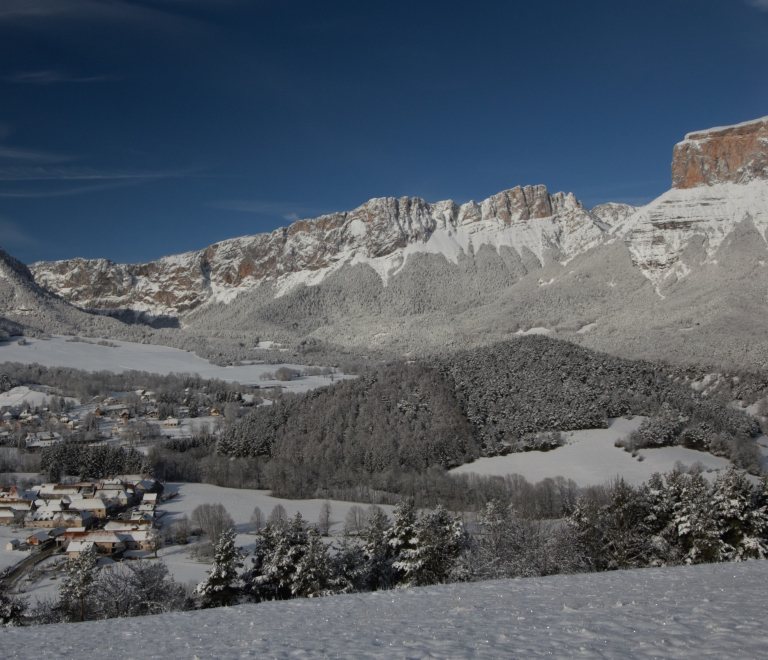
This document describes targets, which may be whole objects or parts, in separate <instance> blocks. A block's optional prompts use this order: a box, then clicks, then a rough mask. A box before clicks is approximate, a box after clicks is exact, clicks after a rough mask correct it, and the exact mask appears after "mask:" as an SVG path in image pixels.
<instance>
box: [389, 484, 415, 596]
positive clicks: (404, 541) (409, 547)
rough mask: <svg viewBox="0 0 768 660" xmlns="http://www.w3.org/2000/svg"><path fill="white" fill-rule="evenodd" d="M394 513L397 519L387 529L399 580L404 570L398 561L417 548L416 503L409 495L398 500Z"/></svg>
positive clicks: (397, 579)
mask: <svg viewBox="0 0 768 660" xmlns="http://www.w3.org/2000/svg"><path fill="white" fill-rule="evenodd" d="M393 513H394V516H395V521H394V524H393V525H392V526H391V527H390V528H389V529H388V530H387V534H386V540H387V545H388V546H389V548H390V552H391V554H392V558H393V560H394V562H393V564H392V565H393V567H394V569H395V580H396V581H398V582H399V581H400V580H401V579H403V577H404V572H403V570H402V569H401V568H400V567H399V566H398V565H397V562H399V561H401V560H404V559H406V557H407V555H409V554H410V553H411V552H412V551H413V550H415V549H416V543H417V541H418V533H417V529H416V523H417V519H418V514H417V512H416V503H415V502H414V500H413V498H412V497H407V498H405V499H404V500H401V501H400V502H398V504H397V506H395V510H394V511H393Z"/></svg>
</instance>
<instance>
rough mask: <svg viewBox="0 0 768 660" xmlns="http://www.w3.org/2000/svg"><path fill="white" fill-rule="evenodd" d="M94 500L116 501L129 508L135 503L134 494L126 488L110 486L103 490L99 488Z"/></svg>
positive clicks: (105, 486)
mask: <svg viewBox="0 0 768 660" xmlns="http://www.w3.org/2000/svg"><path fill="white" fill-rule="evenodd" d="M94 498H99V499H101V500H107V501H115V502H117V503H118V504H119V505H120V506H128V505H129V504H132V503H133V501H134V494H133V493H132V492H130V493H129V492H128V491H127V490H126V489H125V486H108V485H106V484H105V485H104V487H103V488H99V489H98V490H97V491H96V493H95V494H94Z"/></svg>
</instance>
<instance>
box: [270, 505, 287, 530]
mask: <svg viewBox="0 0 768 660" xmlns="http://www.w3.org/2000/svg"><path fill="white" fill-rule="evenodd" d="M286 520H288V513H287V512H286V510H285V507H284V506H283V505H282V504H276V505H275V508H274V509H272V513H270V514H269V522H271V523H272V524H273V525H274V524H279V523H283V522H285V521H286Z"/></svg>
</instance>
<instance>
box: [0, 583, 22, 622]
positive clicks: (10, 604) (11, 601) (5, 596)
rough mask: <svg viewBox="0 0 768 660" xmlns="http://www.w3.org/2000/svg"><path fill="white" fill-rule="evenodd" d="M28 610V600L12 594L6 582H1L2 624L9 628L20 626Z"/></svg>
mask: <svg viewBox="0 0 768 660" xmlns="http://www.w3.org/2000/svg"><path fill="white" fill-rule="evenodd" d="M26 611H27V603H26V601H25V600H22V599H21V598H14V597H13V596H11V595H10V594H9V593H8V589H7V587H6V586H5V583H4V582H0V624H2V625H4V626H6V627H8V628H11V627H15V626H20V625H21V620H22V617H23V616H24V613H25V612H26Z"/></svg>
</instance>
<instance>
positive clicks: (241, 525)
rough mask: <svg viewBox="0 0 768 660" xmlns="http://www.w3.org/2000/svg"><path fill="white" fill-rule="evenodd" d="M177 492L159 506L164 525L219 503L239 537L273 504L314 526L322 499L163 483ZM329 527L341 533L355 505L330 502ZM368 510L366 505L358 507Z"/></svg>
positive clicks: (267, 511)
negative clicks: (257, 513) (255, 514)
mask: <svg viewBox="0 0 768 660" xmlns="http://www.w3.org/2000/svg"><path fill="white" fill-rule="evenodd" d="M170 490H178V492H179V494H178V495H177V496H176V497H174V498H173V499H171V500H168V501H167V502H163V503H162V504H161V505H160V507H159V508H160V510H161V511H165V512H166V514H165V515H164V516H163V524H164V525H167V524H170V523H173V522H174V521H175V520H178V519H179V518H180V517H181V516H182V515H183V514H185V513H186V514H187V515H188V516H191V515H192V511H193V510H194V509H195V507H197V506H199V505H200V504H218V503H221V504H222V505H223V506H224V508H225V509H226V510H227V511H228V512H229V515H231V516H232V519H233V520H234V521H235V524H236V525H237V531H238V533H239V534H246V533H248V532H251V531H253V529H254V527H253V525H251V523H250V520H251V514H252V513H253V509H254V508H255V507H259V508H260V509H261V511H262V513H263V514H264V518H265V520H266V517H267V516H268V515H269V514H270V512H271V511H272V509H274V508H275V506H276V505H278V504H282V505H283V507H285V510H286V512H287V513H288V516H289V517H292V516H294V515H295V514H296V512H297V511H298V512H300V513H301V515H302V516H303V517H304V518H305V519H306V520H307V521H308V522H310V523H316V522H317V519H318V517H319V516H320V507H321V506H322V504H323V502H325V500H283V499H280V498H277V497H271V496H270V495H269V491H266V490H249V489H247V488H220V487H219V486H211V485H210V484H190V483H176V484H174V483H169V484H166V491H170ZM330 502H331V507H332V512H331V526H330V533H331V535H333V534H341V533H342V530H343V528H344V519H345V517H346V515H347V513H348V512H349V509H350V508H351V507H353V506H356V505H355V503H354V502H341V501H336V500H331V501H330ZM357 506H362V507H363V508H367V507H368V506H369V505H367V504H358V505H357ZM381 508H382V509H383V510H384V511H386V512H387V514H388V515H390V516H391V515H392V510H393V508H394V507H392V506H388V505H382V506H381Z"/></svg>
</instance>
